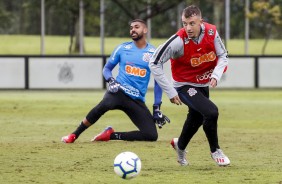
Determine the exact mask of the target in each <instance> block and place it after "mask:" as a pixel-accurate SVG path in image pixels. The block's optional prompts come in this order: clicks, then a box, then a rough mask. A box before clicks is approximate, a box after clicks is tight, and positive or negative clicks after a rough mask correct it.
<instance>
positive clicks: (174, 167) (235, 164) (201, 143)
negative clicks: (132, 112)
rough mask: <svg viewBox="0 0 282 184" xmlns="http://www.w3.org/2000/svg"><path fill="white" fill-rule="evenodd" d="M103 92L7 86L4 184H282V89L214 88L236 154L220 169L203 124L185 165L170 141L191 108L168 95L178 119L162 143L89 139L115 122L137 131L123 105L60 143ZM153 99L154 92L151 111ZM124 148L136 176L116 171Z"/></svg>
mask: <svg viewBox="0 0 282 184" xmlns="http://www.w3.org/2000/svg"><path fill="white" fill-rule="evenodd" d="M103 94H104V91H95V90H89V91H67V90H66V91H0V125H1V129H0V165H1V167H0V183H3V184H6V183H9V184H15V183H17V184H23V183H40V184H41V183H48V184H49V183H52V184H64V183H80V184H81V183H83V184H88V183H89V184H90V183H91V184H109V183H134V184H135V183H138V184H144V183H145V184H151V183H156V184H160V183H162V184H166V183H168V184H174V183H176V184H178V183H191V184H195V183H199V184H212V183H222V184H233V183H234V184H238V183H253V184H266V183H274V184H281V183H282V175H281V173H282V90H218V89H217V90H214V89H212V90H211V98H212V99H213V101H214V102H215V103H216V104H217V106H218V108H219V112H220V117H219V122H218V130H219V141H220V142H219V143H220V145H221V148H222V149H223V151H224V152H225V154H226V155H228V156H229V158H230V160H231V165H230V166H229V167H218V166H216V165H215V163H214V161H213V160H212V159H211V158H210V155H209V147H208V143H207V140H206V137H205V135H204V133H203V130H202V128H201V129H199V132H198V133H197V134H196V135H195V137H194V138H193V139H192V142H191V143H190V144H189V147H188V150H189V152H188V155H187V156H188V160H189V162H190V165H189V166H187V167H181V166H179V165H178V163H177V162H176V153H175V152H174V150H173V149H172V148H171V146H170V140H171V138H173V137H177V136H178V135H179V134H180V131H181V128H182V124H183V122H184V118H185V117H186V113H187V109H186V106H184V105H182V106H176V105H173V104H171V103H170V102H169V100H168V99H167V96H165V95H164V98H163V105H162V110H163V112H164V114H166V115H167V116H168V117H169V118H170V119H171V123H170V124H168V125H165V126H164V128H163V129H161V130H159V139H158V141H157V142H125V141H109V142H98V143H92V142H90V139H91V138H92V137H93V136H94V135H96V134H98V133H99V132H100V131H101V130H103V129H104V128H105V127H106V126H108V125H112V126H113V128H114V129H115V130H116V131H124V130H133V129H134V126H133V124H132V123H131V122H130V120H129V119H128V118H127V116H125V115H124V114H123V113H122V112H121V111H111V112H108V113H107V114H105V115H104V116H103V117H102V118H101V119H100V120H99V121H98V122H97V123H96V124H95V125H93V126H92V127H90V128H89V129H88V130H86V131H85V132H84V133H83V134H82V135H81V136H80V137H79V139H78V140H77V141H76V142H75V143H74V144H63V143H62V142H60V140H61V137H62V136H64V135H67V134H69V133H70V132H72V131H73V130H74V129H75V128H76V126H77V125H78V123H79V122H80V121H81V120H82V118H83V117H84V116H85V115H86V114H87V113H88V111H89V110H90V109H91V108H92V107H93V106H94V105H96V104H97V103H98V102H99V101H100V99H101V98H102V97H103ZM152 99H153V93H152V92H151V91H149V93H148V95H147V105H148V107H149V108H150V109H151V107H152ZM140 118H142V117H140ZM123 151H132V152H135V153H136V154H137V155H138V156H139V157H140V158H141V161H142V171H141V173H140V175H139V176H138V177H137V178H134V179H132V180H131V181H125V180H123V179H121V178H119V177H118V176H117V175H116V174H115V173H114V171H113V161H114V158H115V156H116V155H117V154H119V153H120V152H123Z"/></svg>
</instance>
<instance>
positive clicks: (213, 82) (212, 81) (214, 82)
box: [210, 78, 217, 88]
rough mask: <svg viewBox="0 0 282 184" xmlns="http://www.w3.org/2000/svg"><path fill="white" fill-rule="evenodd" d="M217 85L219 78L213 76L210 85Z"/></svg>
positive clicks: (213, 86)
mask: <svg viewBox="0 0 282 184" xmlns="http://www.w3.org/2000/svg"><path fill="white" fill-rule="evenodd" d="M216 86H217V80H216V79H215V78H211V80H210V87H212V88H215V87H216Z"/></svg>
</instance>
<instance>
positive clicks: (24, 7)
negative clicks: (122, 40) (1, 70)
mask: <svg viewBox="0 0 282 184" xmlns="http://www.w3.org/2000/svg"><path fill="white" fill-rule="evenodd" d="M260 1H261V0H250V9H251V10H253V9H254V8H255V7H253V6H252V4H254V3H256V2H260ZM266 1H267V2H268V3H269V4H270V5H271V6H277V7H281V6H282V1H281V0H266ZM147 2H148V0H140V1H138V3H136V2H135V1H131V0H106V1H105V35H106V36H111V37H127V36H128V30H127V29H125V27H127V26H128V24H127V23H128V21H130V20H132V19H133V18H137V17H139V18H143V19H147V18H149V17H152V36H153V37H156V38H163V37H168V36H170V35H171V34H173V33H175V31H176V30H177V29H178V26H179V22H178V14H179V11H177V8H178V7H179V6H180V7H185V6H187V5H190V4H196V5H198V6H200V8H201V10H202V12H203V17H204V18H205V20H207V21H209V22H211V23H214V24H216V25H217V26H218V29H219V30H220V33H221V35H222V37H223V35H224V18H225V15H224V10H225V8H224V1H221V0H201V1H196V0H175V1H166V0H151V8H152V15H149V16H148V15H147V13H146V11H147V10H146V8H147ZM230 3H231V4H230V15H231V17H230V18H231V20H230V26H231V29H230V30H231V35H230V36H231V38H244V31H242V30H244V17H245V12H244V11H242V10H244V6H245V1H244V0H232V1H230ZM40 4H41V1H40V0H17V1H10V0H0V21H1V24H0V33H1V34H32V35H34V34H40ZM45 6H46V8H45V11H46V34H47V35H71V34H74V33H73V32H74V30H75V24H76V23H77V21H78V14H79V0H45ZM84 9H85V35H86V36H99V35H100V1H98V0H95V1H93V0H84ZM260 16H261V17H264V16H265V15H264V14H263V13H262V14H260ZM266 18H267V16H266ZM278 18H279V19H281V15H280V16H278ZM250 27H251V33H250V37H251V38H264V36H265V35H264V34H263V32H262V25H261V23H259V22H258V21H255V20H254V21H250ZM281 29H282V27H281V24H280V25H277V26H275V28H274V29H273V30H272V33H273V34H272V35H271V36H272V38H282V33H281V31H279V30H281Z"/></svg>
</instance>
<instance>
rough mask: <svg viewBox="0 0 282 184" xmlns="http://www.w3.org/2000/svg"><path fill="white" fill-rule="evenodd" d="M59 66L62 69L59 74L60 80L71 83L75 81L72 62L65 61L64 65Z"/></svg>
mask: <svg viewBox="0 0 282 184" xmlns="http://www.w3.org/2000/svg"><path fill="white" fill-rule="evenodd" d="M59 68H60V71H59V74H58V79H59V81H60V82H63V83H69V82H71V81H73V77H74V75H73V72H72V68H73V66H72V65H71V64H68V63H64V64H63V65H59Z"/></svg>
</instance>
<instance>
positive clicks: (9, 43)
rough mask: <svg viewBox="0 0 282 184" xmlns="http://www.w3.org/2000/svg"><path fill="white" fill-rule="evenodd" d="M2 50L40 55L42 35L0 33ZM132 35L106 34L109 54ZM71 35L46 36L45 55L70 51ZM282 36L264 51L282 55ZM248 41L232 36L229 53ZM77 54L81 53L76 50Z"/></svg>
mask: <svg viewBox="0 0 282 184" xmlns="http://www.w3.org/2000/svg"><path fill="white" fill-rule="evenodd" d="M167 39H168V38H162V39H160V38H153V39H151V40H150V43H151V44H152V45H154V46H155V47H158V46H159V45H160V44H163V43H164V42H165V41H166V40H167ZM0 40H1V42H0V54H2V55H40V35H0ZM130 40H131V39H130V38H129V37H126V38H113V37H107V38H105V54H106V55H110V54H111V53H112V52H113V50H114V49H115V47H117V46H118V45H119V44H121V43H123V42H128V41H130ZM264 41H265V40H264V39H250V40H249V49H248V54H250V55H261V54H262V47H263V45H264ZM100 42H101V39H100V38H99V37H89V36H86V37H85V38H84V43H85V45H84V46H85V54H86V55H87V54H88V55H90V54H91V55H93V54H94V55H100V54H101V48H100ZM69 44H70V38H69V36H50V35H46V36H45V54H46V55H66V54H67V55H68V54H69ZM281 44H282V40H278V39H271V40H269V43H268V44H267V47H266V50H265V55H281V49H280V48H281ZM244 46H245V41H244V40H243V39H231V40H229V41H228V42H227V44H226V48H227V50H228V53H229V55H230V56H233V55H245V49H244ZM75 54H78V53H75Z"/></svg>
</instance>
